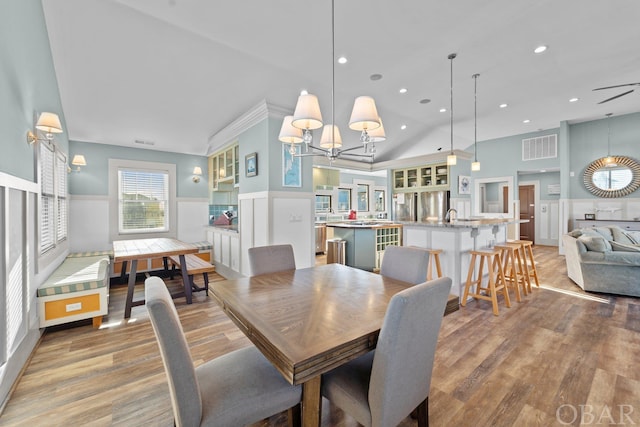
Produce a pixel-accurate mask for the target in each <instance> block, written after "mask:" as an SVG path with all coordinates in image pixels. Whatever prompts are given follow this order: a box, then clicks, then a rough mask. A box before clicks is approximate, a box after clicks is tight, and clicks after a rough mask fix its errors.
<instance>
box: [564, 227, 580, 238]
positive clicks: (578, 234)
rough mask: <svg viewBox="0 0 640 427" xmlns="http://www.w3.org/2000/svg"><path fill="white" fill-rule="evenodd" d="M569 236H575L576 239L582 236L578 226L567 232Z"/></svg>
mask: <svg viewBox="0 0 640 427" xmlns="http://www.w3.org/2000/svg"><path fill="white" fill-rule="evenodd" d="M567 234H568V235H569V236H571V237H575V238H576V239H577V238H578V237H580V236H582V230H581V229H580V228H576V229H575V230H572V231H570V232H568V233H567Z"/></svg>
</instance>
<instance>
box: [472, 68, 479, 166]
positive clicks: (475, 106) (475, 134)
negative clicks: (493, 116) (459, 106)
mask: <svg viewBox="0 0 640 427" xmlns="http://www.w3.org/2000/svg"><path fill="white" fill-rule="evenodd" d="M478 77H480V74H474V75H473V158H474V160H475V161H476V162H477V161H478Z"/></svg>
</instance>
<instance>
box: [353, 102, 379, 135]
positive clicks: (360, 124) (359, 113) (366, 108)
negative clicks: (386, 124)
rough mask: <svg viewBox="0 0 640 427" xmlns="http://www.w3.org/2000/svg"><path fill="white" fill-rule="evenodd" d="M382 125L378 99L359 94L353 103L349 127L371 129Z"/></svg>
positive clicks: (361, 129)
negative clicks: (377, 106)
mask: <svg viewBox="0 0 640 427" xmlns="http://www.w3.org/2000/svg"><path fill="white" fill-rule="evenodd" d="M379 127H380V116H379V115H378V110H377V108H376V101H375V100H374V99H373V98H372V97H370V96H359V97H357V98H356V100H355V102H354V103H353V110H352V111H351V118H350V119H349V129H353V130H358V131H369V130H373V129H377V128H379Z"/></svg>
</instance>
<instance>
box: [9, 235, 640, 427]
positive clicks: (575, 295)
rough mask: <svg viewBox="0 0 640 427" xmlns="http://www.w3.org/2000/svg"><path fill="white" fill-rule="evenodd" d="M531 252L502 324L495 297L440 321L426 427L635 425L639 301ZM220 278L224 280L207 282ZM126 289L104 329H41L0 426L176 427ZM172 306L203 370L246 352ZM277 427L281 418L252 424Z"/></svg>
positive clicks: (204, 306) (222, 328) (211, 323)
mask: <svg viewBox="0 0 640 427" xmlns="http://www.w3.org/2000/svg"><path fill="white" fill-rule="evenodd" d="M534 251H535V254H536V258H537V261H538V262H539V274H540V277H541V282H542V284H543V286H542V288H541V289H534V292H533V295H530V296H528V297H526V298H525V299H524V300H523V302H521V303H516V302H515V298H512V300H513V302H512V307H511V308H510V309H507V308H505V307H504V303H503V302H502V301H501V300H500V316H499V317H495V316H493V315H492V312H491V304H490V303H489V302H485V301H480V302H476V301H474V302H470V303H469V304H467V306H466V307H461V309H460V310H458V311H456V312H454V313H452V314H450V315H448V316H446V317H445V318H444V321H443V324H442V329H441V332H440V337H439V342H438V349H437V352H436V361H435V365H434V368H433V380H432V383H431V396H430V399H429V402H430V404H429V418H430V423H431V426H554V425H569V424H571V425H580V424H581V421H582V425H623V424H624V425H632V424H633V423H635V424H640V300H639V299H636V298H625V297H613V296H609V295H599V294H588V293H585V292H583V291H582V290H581V289H580V288H579V287H578V286H576V285H575V284H573V282H571V281H570V280H569V279H568V278H567V276H566V268H565V264H564V257H562V256H560V255H558V254H557V248H555V247H535V249H534ZM214 276H217V275H214ZM215 280H222V278H221V277H219V276H217V277H214V278H213V283H212V285H211V286H215ZM170 286H172V287H175V286H179V281H178V280H175V281H172V282H171V283H170ZM125 291H126V288H125V287H124V286H112V288H111V297H110V314H109V316H108V318H105V320H104V323H103V327H102V329H100V330H94V329H93V328H92V326H91V325H90V324H89V323H87V324H80V325H76V326H75V327H72V328H58V329H56V328H49V329H48V330H47V331H46V333H45V334H44V336H43V338H42V340H41V343H40V345H39V347H38V348H37V349H36V351H35V353H34V354H33V357H32V359H31V362H30V363H29V365H28V366H27V368H26V370H25V372H24V374H23V376H22V379H21V380H20V382H19V383H18V385H17V387H16V388H15V391H14V393H13V396H12V397H11V399H10V401H9V403H8V404H7V406H6V408H5V409H4V412H3V413H2V415H1V416H0V425H3V426H35V425H47V426H80V425H90V426H111V425H113V426H171V425H173V418H172V411H171V403H170V400H169V391H168V388H167V384H166V378H165V374H164V370H163V367H162V362H161V360H160V355H159V353H158V348H157V345H156V341H155V338H154V335H153V331H152V329H151V326H150V324H149V321H148V318H147V313H146V309H145V307H144V306H140V307H134V308H133V312H132V317H131V319H130V320H129V321H124V319H123V308H124V295H125ZM142 293H143V289H142V286H138V289H137V296H140V295H142ZM593 297H595V298H593ZM175 303H176V306H177V309H178V312H179V314H180V318H181V321H182V324H183V326H184V329H185V332H186V334H187V338H188V340H189V343H190V345H191V351H192V356H193V359H194V361H195V363H196V364H200V363H203V362H204V361H206V360H210V359H212V358H214V357H217V356H219V355H221V354H225V353H227V352H230V351H232V350H234V349H237V348H241V347H244V346H248V345H251V343H250V342H249V340H248V339H247V338H245V337H244V335H243V334H242V333H241V332H240V331H239V330H238V329H237V328H236V327H235V325H234V324H233V323H232V322H231V321H230V320H229V319H228V318H227V316H226V315H225V314H224V313H223V312H222V310H221V309H220V308H219V307H218V306H217V305H216V303H215V301H214V300H213V298H211V297H209V298H206V297H205V296H204V295H202V293H199V294H195V296H194V303H193V304H192V305H186V304H185V303H184V299H183V298H180V299H176V300H175ZM581 418H582V419H581ZM322 419H323V421H322V424H323V426H356V425H357V423H356V422H355V421H354V420H353V419H352V418H350V417H349V416H348V415H345V414H343V413H342V412H341V411H340V410H339V409H337V408H335V407H332V406H331V405H330V403H329V402H328V401H326V400H325V401H324V403H323V414H322ZM597 422H599V424H596V423H597ZM280 425H286V424H285V420H284V417H283V416H282V415H276V416H274V417H272V418H271V419H269V420H265V421H263V422H261V423H258V424H257V426H280ZM401 425H402V426H413V425H416V423H415V421H413V420H411V419H410V418H408V419H406V420H405V421H404V422H403V423H402V424H401Z"/></svg>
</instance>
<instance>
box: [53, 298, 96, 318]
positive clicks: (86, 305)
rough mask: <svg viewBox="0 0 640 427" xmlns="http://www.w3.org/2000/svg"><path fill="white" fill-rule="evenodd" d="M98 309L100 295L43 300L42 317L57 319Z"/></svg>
mask: <svg viewBox="0 0 640 427" xmlns="http://www.w3.org/2000/svg"><path fill="white" fill-rule="evenodd" d="M70 306H71V307H70ZM98 310H100V295H99V294H92V295H84V296H80V297H71V298H65V299H60V300H57V301H47V302H45V303H44V313H45V316H44V318H45V319H46V320H51V319H59V318H61V317H66V316H74V315H76V314H82V313H90V312H92V311H98Z"/></svg>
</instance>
